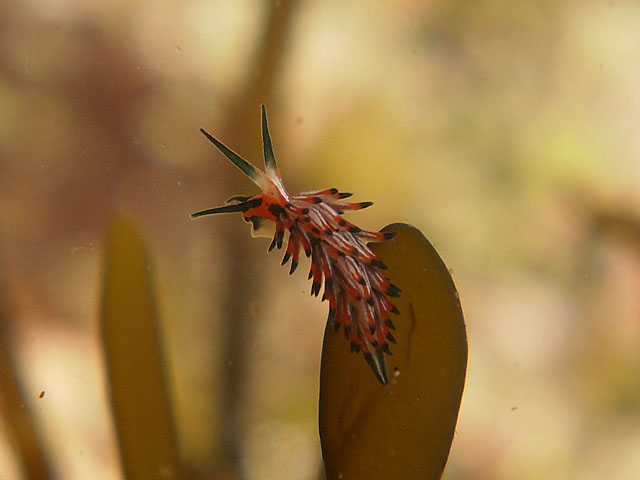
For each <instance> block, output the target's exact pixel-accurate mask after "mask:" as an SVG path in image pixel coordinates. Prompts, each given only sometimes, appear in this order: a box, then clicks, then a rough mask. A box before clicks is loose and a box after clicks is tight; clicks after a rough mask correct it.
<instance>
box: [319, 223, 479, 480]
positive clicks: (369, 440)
mask: <svg viewBox="0 0 640 480" xmlns="http://www.w3.org/2000/svg"><path fill="white" fill-rule="evenodd" d="M383 231H385V232H386V231H390V232H397V236H396V237H395V238H393V239H392V240H389V241H386V242H383V243H378V244H374V245H372V248H373V250H374V252H375V253H376V255H378V256H379V258H380V259H381V260H382V261H383V262H384V263H385V264H386V265H387V266H388V267H389V268H388V270H386V271H385V275H387V276H388V277H389V278H391V279H392V280H393V282H394V283H395V284H396V285H398V286H399V287H400V288H402V293H401V295H400V297H398V298H394V299H393V300H394V304H395V305H396V306H397V308H398V309H399V310H400V315H397V316H394V317H393V318H392V320H393V322H394V324H395V326H396V330H395V331H394V332H393V335H394V337H395V338H396V339H397V341H398V344H397V345H392V347H393V348H392V351H393V356H387V357H386V362H387V371H388V374H389V385H388V386H386V387H385V386H383V385H381V384H380V383H379V382H378V381H377V380H376V378H375V376H374V375H372V373H371V371H370V369H369V366H368V365H367V364H366V363H365V362H363V361H362V358H361V356H360V355H354V354H351V353H350V352H349V349H348V348H346V346H345V341H344V338H343V336H342V335H341V334H340V333H338V334H336V333H335V332H334V329H333V327H332V326H330V325H328V326H327V328H326V330H325V336H324V345H323V352H322V366H321V374H320V403H319V428H320V439H321V444H322V455H323V458H324V463H325V469H326V475H327V479H328V480H334V479H344V480H357V479H363V478H384V479H387V480H390V479H403V480H412V479H420V480H424V479H428V480H430V479H439V478H441V476H442V472H443V471H444V467H445V464H446V461H447V458H448V456H449V451H450V448H451V442H452V440H453V435H454V429H455V425H456V422H457V418H458V411H459V408H460V401H461V398H462V391H463V388H464V381H465V374H466V365H467V339H466V329H465V325H464V318H463V315H462V309H461V306H460V301H459V296H458V293H457V291H456V288H455V285H454V283H453V280H452V279H451V275H450V274H449V271H448V269H447V267H446V266H445V264H444V262H443V261H442V260H441V258H440V256H439V255H438V253H437V252H436V250H435V249H434V248H433V246H432V245H431V244H430V243H429V242H428V241H427V239H426V238H425V237H424V236H423V235H422V233H421V232H420V231H419V230H418V229H416V228H414V227H412V226H409V225H406V224H393V225H389V226H387V227H385V228H384V229H383Z"/></svg>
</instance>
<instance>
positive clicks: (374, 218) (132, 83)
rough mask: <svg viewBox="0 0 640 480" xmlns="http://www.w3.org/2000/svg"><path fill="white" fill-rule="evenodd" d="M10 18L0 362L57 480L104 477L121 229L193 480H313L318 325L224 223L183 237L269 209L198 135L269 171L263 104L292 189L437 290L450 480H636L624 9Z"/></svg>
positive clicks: (634, 173) (633, 31)
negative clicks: (408, 229) (452, 304)
mask: <svg viewBox="0 0 640 480" xmlns="http://www.w3.org/2000/svg"><path fill="white" fill-rule="evenodd" d="M0 10H1V12H2V13H1V15H0V107H1V108H0V205H1V207H0V277H1V278H2V291H1V292H0V302H1V307H2V310H3V312H4V313H3V319H2V328H1V329H0V336H2V342H3V344H5V345H6V349H7V351H9V352H10V358H9V359H3V360H2V361H3V362H4V365H2V366H3V368H5V367H6V368H9V369H10V370H12V371H13V372H14V373H15V374H16V375H17V376H18V378H19V380H20V382H21V385H22V388H23V392H24V394H25V398H26V402H27V403H26V405H25V410H26V411H28V412H30V416H31V418H32V420H33V422H34V426H35V429H36V431H37V432H38V435H39V436H40V442H41V444H42V445H43V446H44V452H45V455H46V458H47V459H48V461H49V462H50V464H51V466H52V475H53V478H59V479H70V480H75V479H78V480H80V479H83V480H84V479H86V478H92V479H96V480H112V479H113V480H115V479H119V478H121V474H120V473H119V465H118V459H117V451H116V447H115V440H114V431H113V426H112V420H111V416H110V413H109V407H108V399H107V396H106V389H105V377H104V367H103V358H102V350H101V346H100V340H99V335H98V329H97V317H98V313H99V294H100V278H101V264H102V263H101V262H102V257H103V252H102V247H103V245H104V238H105V232H106V228H107V226H108V224H109V222H110V220H111V218H113V215H114V214H115V213H116V212H117V211H119V210H126V211H128V212H131V213H132V214H133V215H135V216H136V217H137V218H138V219H139V222H140V226H141V230H142V231H143V232H144V235H145V237H146V239H147V242H148V244H149V247H150V250H151V255H152V258H153V262H152V264H151V265H150V268H151V269H152V272H153V274H154V276H155V277H154V278H155V284H156V287H157V293H158V299H159V304H160V316H161V319H162V324H161V328H162V331H163V332H164V341H165V345H166V352H167V356H168V366H169V374H170V387H171V392H172V396H173V399H174V406H175V408H174V410H175V414H176V420H177V428H178V435H179V441H180V448H181V454H182V458H183V460H184V462H185V464H186V465H187V466H188V468H189V469H190V471H192V472H194V478H196V477H197V478H212V479H213V478H246V479H283V480H288V479H291V480H298V479H299V480H305V479H313V478H316V477H317V474H318V471H319V469H320V463H321V460H320V449H319V441H318V435H317V418H316V416H317V406H316V403H317V389H318V387H317V384H318V372H319V358H320V349H321V339H322V332H323V326H324V321H325V318H326V312H327V306H326V304H321V303H320V302H318V301H317V299H314V298H310V297H309V295H308V293H309V287H310V285H309V284H308V283H307V281H306V279H305V275H304V273H299V274H296V275H294V276H292V277H289V276H287V274H286V269H284V268H281V267H280V266H279V263H280V258H281V256H280V255H277V254H274V255H270V256H266V255H265V252H266V248H267V246H268V243H269V242H268V240H266V239H260V240H252V239H251V238H250V236H249V229H248V227H247V226H246V225H244V224H243V223H242V222H241V221H240V219H239V216H237V215H235V216H223V217H218V218H206V219H201V220H198V221H193V220H191V219H190V218H189V214H190V213H191V212H194V211H196V210H200V209H204V208H207V207H211V206H215V205H219V204H221V203H223V201H224V200H225V199H226V198H227V197H229V196H231V195H237V194H254V193H256V189H255V187H254V186H253V185H252V184H251V182H250V181H249V180H248V179H246V178H245V177H243V175H242V174H241V173H240V172H239V171H237V169H235V168H234V167H233V166H231V164H230V163H229V162H228V161H227V160H226V159H225V158H224V157H222V155H220V154H219V153H218V152H217V151H215V149H214V148H213V147H212V146H211V145H210V144H209V143H208V142H207V141H206V140H205V139H204V138H203V137H202V136H201V135H200V133H199V132H198V129H199V128H200V127H204V128H206V129H207V130H208V131H210V132H212V133H213V134H214V135H215V136H216V137H218V138H219V139H221V140H222V141H224V142H225V143H226V144H227V145H229V146H230V147H232V148H233V149H234V150H235V151H237V152H238V153H240V154H242V155H243V156H244V157H245V158H247V159H249V160H252V161H253V162H254V163H257V164H260V162H261V156H260V151H261V150H260V149H261V144H260V111H259V105H260V103H266V104H267V108H268V113H269V119H270V128H271V135H272V139H273V142H274V148H275V151H276V156H277V157H278V161H279V166H280V169H281V171H282V173H283V177H284V179H285V183H286V185H287V187H288V189H289V191H291V192H298V191H304V190H314V189H320V188H328V187H338V188H340V189H341V190H345V191H352V192H355V194H356V197H355V198H356V199H359V200H371V201H374V202H375V203H376V205H375V206H374V207H373V208H371V209H368V210H366V211H364V212H361V213H355V214H353V215H351V216H350V219H351V220H352V221H354V222H355V223H357V224H358V225H360V226H362V227H363V228H369V229H379V228H381V227H383V226H384V225H386V224H388V223H391V222H396V221H402V222H407V223H411V224H414V225H416V226H417V227H418V228H420V229H421V230H422V231H423V232H424V233H425V235H426V236H427V237H428V238H429V239H430V240H431V242H433V243H434V245H435V246H436V248H437V249H438V250H439V252H440V254H441V255H442V257H443V258H444V260H445V262H447V264H448V265H449V267H450V268H451V269H452V274H453V277H454V279H455V281H456V283H457V286H458V289H459V291H460V295H461V298H462V305H463V309H464V311H465V317H466V321H467V326H468V334H469V345H470V358H469V370H468V381H467V387H466V391H465V396H464V400H463V405H462V410H461V416H460V421H459V424H458V429H457V436H456V439H455V441H454V445H453V449H452V456H451V458H450V461H449V466H448V467H447V471H446V472H445V478H447V479H451V480H454V479H456V480H461V479H505V480H507V479H509V480H511V479H539V478H550V479H566V478H576V479H596V478H612V479H613V478H615V479H635V478H637V474H638V472H640V436H639V432H640V380H639V379H640V353H639V352H640V296H638V291H640V195H639V194H638V191H639V190H640V188H639V187H640V134H639V131H638V118H640V87H639V85H640V3H638V2H636V1H631V0H629V1H616V0H608V1H605V0H601V1H600V0H586V1H585V0H581V1H577V0H560V1H549V0H539V1H528V0H523V1H519V2H509V1H506V0H502V1H500V0H480V1H474V2H472V1H460V0H457V1H456V0H453V1H448V2H436V1H418V0H395V1H389V2H372V1H366V0H359V1H354V2H341V1H338V0H324V1H321V0H307V1H300V2H289V1H286V0H281V1H274V2H264V1H262V2H261V1H257V0H253V1H251V0H240V1H235V2H227V1H219V0H190V1H176V0H173V1H169V0H161V1H154V2H151V1H148V0H137V1H112V2H98V1H95V0H23V1H12V0H5V1H4V2H3V3H2V5H0ZM302 312H304V314H303V315H301V313H302ZM3 371H4V370H3ZM42 391H44V392H45V395H44V397H43V398H39V396H42V395H41V393H40V392H42ZM1 397H2V392H0V398H1ZM5 400H6V398H5ZM3 403H6V402H2V401H1V400H0V406H2V404H3ZM6 415H7V412H6V409H5V411H4V414H3V416H2V417H0V478H2V479H19V478H23V477H22V475H23V471H24V469H23V468H22V467H21V465H20V462H19V461H18V459H17V458H16V455H15V449H14V439H13V436H12V434H11V433H10V432H9V429H7V428H6V426H7V424H8V423H7V416H6Z"/></svg>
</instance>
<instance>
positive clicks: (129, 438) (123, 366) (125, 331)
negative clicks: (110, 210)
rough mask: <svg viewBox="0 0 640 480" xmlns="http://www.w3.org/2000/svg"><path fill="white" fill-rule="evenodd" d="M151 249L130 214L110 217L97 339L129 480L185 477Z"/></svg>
mask: <svg viewBox="0 0 640 480" xmlns="http://www.w3.org/2000/svg"><path fill="white" fill-rule="evenodd" d="M149 265H150V260H149V255H148V252H147V249H146V246H145V244H144V241H143V239H142V238H141V235H140V233H139V232H138V230H137V229H136V227H135V225H134V224H133V222H132V220H130V219H129V218H128V217H125V216H119V217H118V218H116V219H115V221H114V222H113V224H112V225H111V228H110V230H109V238H108V242H107V251H106V255H105V259H104V267H103V270H102V271H103V272H104V273H103V282H102V309H101V314H100V330H101V334H102V335H101V342H102V347H103V349H104V355H105V361H106V370H107V372H106V377H107V382H108V387H109V394H110V395H109V396H110V401H111V407H112V411H113V417H114V424H115V429H116V433H117V437H118V448H119V450H120V457H121V464H122V468H123V471H124V477H123V478H126V479H127V480H146V479H150V478H172V479H175V480H180V479H183V478H184V476H183V472H182V469H181V468H182V467H181V464H180V459H179V455H178V442H177V437H176V432H175V427H174V424H173V413H172V408H171V398H170V395H169V388H168V385H167V375H166V369H165V368H164V355H163V350H162V345H161V341H160V332H159V331H158V314H157V307H156V302H155V295H154V292H153V286H152V279H151V273H150V271H149Z"/></svg>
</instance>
